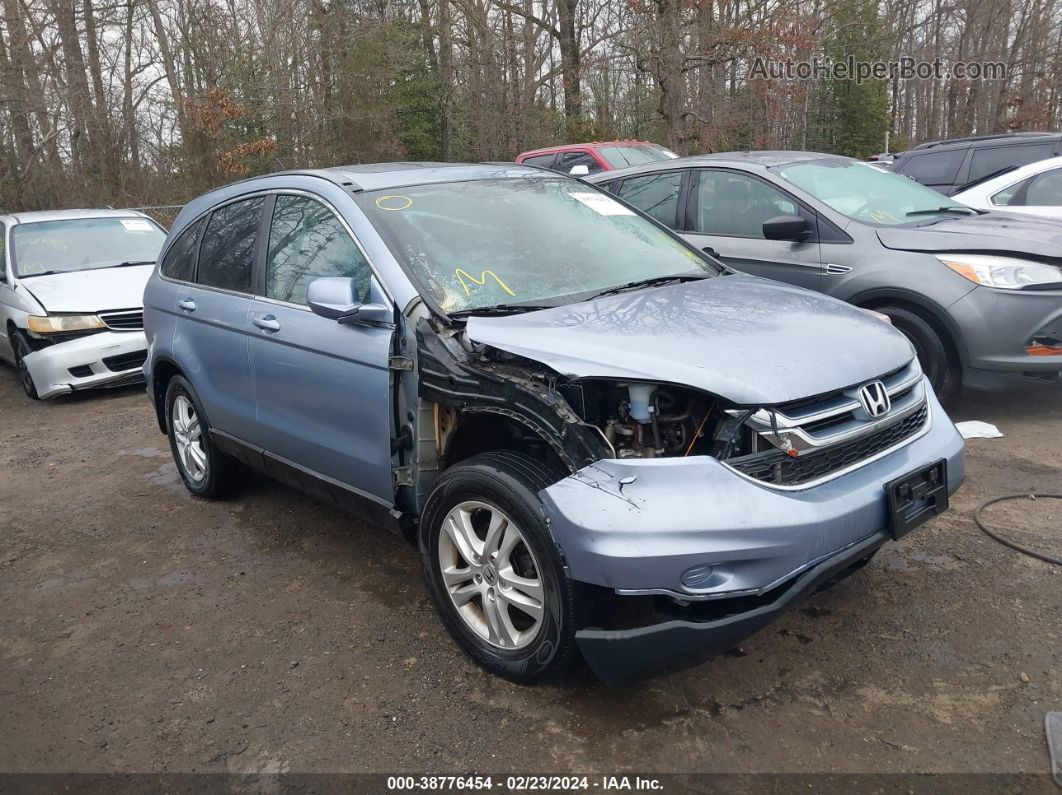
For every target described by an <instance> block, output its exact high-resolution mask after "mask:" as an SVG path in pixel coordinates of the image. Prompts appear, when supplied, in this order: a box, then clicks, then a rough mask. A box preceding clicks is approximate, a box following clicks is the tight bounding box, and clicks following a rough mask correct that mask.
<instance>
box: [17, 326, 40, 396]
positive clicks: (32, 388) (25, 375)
mask: <svg viewBox="0 0 1062 795" xmlns="http://www.w3.org/2000/svg"><path fill="white" fill-rule="evenodd" d="M11 347H12V349H13V350H14V351H15V370H16V372H17V373H18V381H19V383H20V384H22V390H23V391H24V392H25V393H26V394H27V395H28V396H29V397H31V398H33V400H40V399H41V398H40V395H38V394H37V385H36V384H34V383H33V376H32V375H30V371H29V368H28V367H26V362H25V357H27V356H29V355H30V354H31V353H33V348H31V347H30V344H29V341H28V340H27V339H26V337H25V335H23V334H22V332H21V331H15V332H14V333H13V334H12V335H11Z"/></svg>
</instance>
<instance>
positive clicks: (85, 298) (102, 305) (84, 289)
mask: <svg viewBox="0 0 1062 795" xmlns="http://www.w3.org/2000/svg"><path fill="white" fill-rule="evenodd" d="M153 268H154V266H153V265H135V266H132V267H129V268H99V269H97V270H88V271H74V272H73V273H53V274H51V275H49V276H27V277H23V279H22V281H21V286H22V287H24V288H25V289H26V290H27V291H28V292H29V293H31V294H32V295H33V297H34V298H36V299H37V301H38V302H40V304H41V305H42V306H43V307H44V309H45V311H46V312H86V313H92V312H105V311H107V310H110V309H139V308H140V307H142V306H144V288H145V287H146V286H147V282H148V278H149V277H150V276H151V271H152V269H153Z"/></svg>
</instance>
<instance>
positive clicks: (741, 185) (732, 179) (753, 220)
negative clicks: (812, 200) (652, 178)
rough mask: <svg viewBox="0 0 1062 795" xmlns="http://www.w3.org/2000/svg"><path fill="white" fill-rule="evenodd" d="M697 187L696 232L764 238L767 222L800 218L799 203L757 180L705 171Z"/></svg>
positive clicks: (738, 175)
mask: <svg viewBox="0 0 1062 795" xmlns="http://www.w3.org/2000/svg"><path fill="white" fill-rule="evenodd" d="M699 176H700V178H699V180H698V185H697V219H696V231H698V232H701V233H703V234H706V235H730V236H734V237H758V238H762V237H763V222H764V221H767V220H769V219H771V218H774V217H775V216H778V215H799V214H800V208H799V207H798V206H797V204H796V202H794V201H793V200H792V199H790V198H789V197H788V196H786V195H785V194H784V193H782V192H781V191H780V190H778V189H777V188H774V187H772V186H770V185H768V184H767V183H765V182H761V181H760V180H758V179H756V178H755V177H750V176H748V175H746V174H739V173H736V172H733V171H713V170H708V169H706V170H702V171H701V172H700V175H699Z"/></svg>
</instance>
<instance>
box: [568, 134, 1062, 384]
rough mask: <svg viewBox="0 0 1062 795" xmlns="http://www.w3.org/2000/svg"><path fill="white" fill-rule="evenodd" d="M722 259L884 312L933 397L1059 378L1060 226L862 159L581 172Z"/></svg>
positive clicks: (763, 156) (773, 159)
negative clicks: (963, 199) (1003, 380)
mask: <svg viewBox="0 0 1062 795" xmlns="http://www.w3.org/2000/svg"><path fill="white" fill-rule="evenodd" d="M587 181H588V182H593V183H595V184H601V185H605V186H607V187H608V188H609V189H610V190H611V191H613V192H614V193H615V194H617V195H618V196H619V197H620V198H622V199H624V200H626V201H628V202H630V203H631V204H632V205H634V206H635V207H638V208H639V209H641V210H644V211H645V212H648V213H649V214H651V215H652V216H654V217H655V218H657V219H658V220H660V221H661V222H663V223H665V224H667V225H668V226H670V227H671V228H673V229H675V230H676V231H678V232H679V233H680V234H681V235H682V236H683V237H685V238H686V239H687V240H689V241H690V242H691V243H693V244H694V245H696V246H698V247H699V248H703V249H704V250H705V251H707V252H708V253H710V254H712V255H713V256H718V257H719V258H720V259H722V260H723V261H724V262H725V263H727V264H728V265H730V266H732V267H733V268H735V269H737V270H739V271H744V272H747V273H753V274H756V275H758V276H764V277H767V278H770V279H777V280H778V281H782V282H788V283H790V284H795V285H798V286H800V287H807V288H808V289H811V290H818V291H820V292H823V293H827V294H829V295H832V296H835V297H837V298H841V299H843V300H845V301H848V302H849V303H852V304H855V305H856V306H861V307H864V308H866V309H874V310H877V311H879V312H882V313H884V314H886V315H888V316H889V318H891V320H892V323H893V325H894V326H896V328H898V329H899V330H900V331H902V332H903V333H904V334H906V335H907V337H908V338H909V339H910V340H911V343H912V344H913V345H914V347H915V350H917V352H918V357H919V359H920V360H921V362H922V367H923V369H924V370H925V372H926V374H927V375H928V376H929V379H930V381H931V382H932V384H933V386H934V388H935V389H936V391H937V394H938V396H940V398H941V399H942V400H945V399H947V398H948V397H949V396H950V395H952V394H953V393H954V391H955V390H956V389H957V388H958V386H959V384H960V382H961V380H962V377H963V376H964V375H965V376H967V377H970V378H975V377H977V376H979V375H983V374H986V373H994V374H1000V373H1002V374H1009V375H1020V376H1027V377H1031V378H1036V379H1040V380H1042V381H1047V382H1051V383H1055V384H1058V383H1060V377H1062V225H1060V224H1059V223H1058V222H1057V221H1053V220H1049V219H1034V218H1029V217H1027V216H1026V217H1021V216H1011V215H1006V214H1004V213H986V212H983V211H980V210H973V209H971V208H969V207H966V206H965V205H962V204H959V203H957V202H955V201H953V200H951V199H948V198H947V197H946V196H943V195H941V194H939V193H937V192H936V191H933V190H930V189H929V188H926V187H923V186H921V185H919V184H918V183H916V182H913V181H912V180H909V179H905V178H904V177H899V176H896V175H895V174H890V173H886V172H882V171H879V170H877V169H875V168H872V167H870V166H868V165H867V164H866V163H862V162H859V161H858V160H852V159H850V158H844V157H837V156H834V155H824V154H816V153H812V152H731V153H727V154H717V155H706V156H702V157H687V158H682V159H680V160H669V161H664V162H662V163H654V164H650V165H646V166H639V167H637V168H630V169H624V170H622V171H611V172H607V173H605V174H598V175H593V176H591V177H588V178H587Z"/></svg>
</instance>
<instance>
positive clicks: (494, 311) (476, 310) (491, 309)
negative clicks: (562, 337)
mask: <svg viewBox="0 0 1062 795" xmlns="http://www.w3.org/2000/svg"><path fill="white" fill-rule="evenodd" d="M553 308H554V306H553V305H551V304H495V305H494V306H478V307H473V308H472V309H459V310H458V311H456V312H449V313H447V314H449V315H450V317H452V318H455V317H456V318H462V317H469V316H470V315H518V314H520V313H521V312H535V311H537V310H539V309H553Z"/></svg>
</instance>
